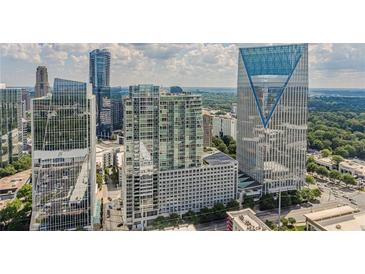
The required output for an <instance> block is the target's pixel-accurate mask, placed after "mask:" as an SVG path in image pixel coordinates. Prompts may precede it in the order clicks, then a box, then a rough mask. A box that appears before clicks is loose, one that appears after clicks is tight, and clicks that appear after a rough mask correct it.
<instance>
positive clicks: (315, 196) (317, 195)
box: [311, 188, 322, 198]
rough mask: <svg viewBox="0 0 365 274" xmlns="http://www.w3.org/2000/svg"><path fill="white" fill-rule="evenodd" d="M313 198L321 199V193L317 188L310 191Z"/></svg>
mask: <svg viewBox="0 0 365 274" xmlns="http://www.w3.org/2000/svg"><path fill="white" fill-rule="evenodd" d="M311 191H312V194H313V197H314V198H319V197H321V195H322V193H321V191H320V190H319V189H318V188H314V189H312V190H311Z"/></svg>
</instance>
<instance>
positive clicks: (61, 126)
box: [31, 79, 96, 230]
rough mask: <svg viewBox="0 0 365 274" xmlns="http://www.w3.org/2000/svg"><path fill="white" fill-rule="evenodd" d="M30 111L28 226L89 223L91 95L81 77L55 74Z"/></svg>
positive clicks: (86, 225)
mask: <svg viewBox="0 0 365 274" xmlns="http://www.w3.org/2000/svg"><path fill="white" fill-rule="evenodd" d="M32 115H33V116H32V140H33V147H32V162H33V163H32V183H33V211H32V220H31V230H75V229H88V230H89V229H92V217H93V213H94V197H95V177H96V171H95V169H96V164H95V136H96V135H95V97H94V96H93V95H92V94H91V90H87V84H86V83H81V82H76V81H69V80H63V79H55V81H54V88H53V91H52V93H49V94H47V95H46V96H44V97H40V98H36V99H33V100H32Z"/></svg>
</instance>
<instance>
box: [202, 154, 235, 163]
mask: <svg viewBox="0 0 365 274" xmlns="http://www.w3.org/2000/svg"><path fill="white" fill-rule="evenodd" d="M204 162H206V163H207V164H208V165H212V166H215V165H226V164H232V163H235V162H236V160H235V159H233V158H231V157H229V156H228V155H227V154H225V153H223V152H216V153H214V154H211V155H208V156H206V157H205V158H204Z"/></svg>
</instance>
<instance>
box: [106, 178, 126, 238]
mask: <svg viewBox="0 0 365 274" xmlns="http://www.w3.org/2000/svg"><path fill="white" fill-rule="evenodd" d="M102 192H103V230H106V231H116V230H125V227H123V226H119V227H118V225H120V224H121V223H122V222H123V218H122V208H121V190H120V188H116V187H115V186H114V185H113V184H112V183H109V184H104V185H103V190H102Z"/></svg>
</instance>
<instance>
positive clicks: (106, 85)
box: [89, 49, 113, 138]
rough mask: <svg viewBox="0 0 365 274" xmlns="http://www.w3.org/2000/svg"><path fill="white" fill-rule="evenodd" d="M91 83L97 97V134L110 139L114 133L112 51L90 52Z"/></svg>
mask: <svg viewBox="0 0 365 274" xmlns="http://www.w3.org/2000/svg"><path fill="white" fill-rule="evenodd" d="M89 57H90V60H89V82H90V83H91V84H92V88H93V93H94V94H95V97H96V134H97V136H98V137H101V138H109V137H110V136H111V133H112V130H113V128H112V113H111V102H110V99H111V94H110V93H111V88H110V58H111V54H110V51H109V50H107V49H95V50H93V51H91V52H90V56H89Z"/></svg>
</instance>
